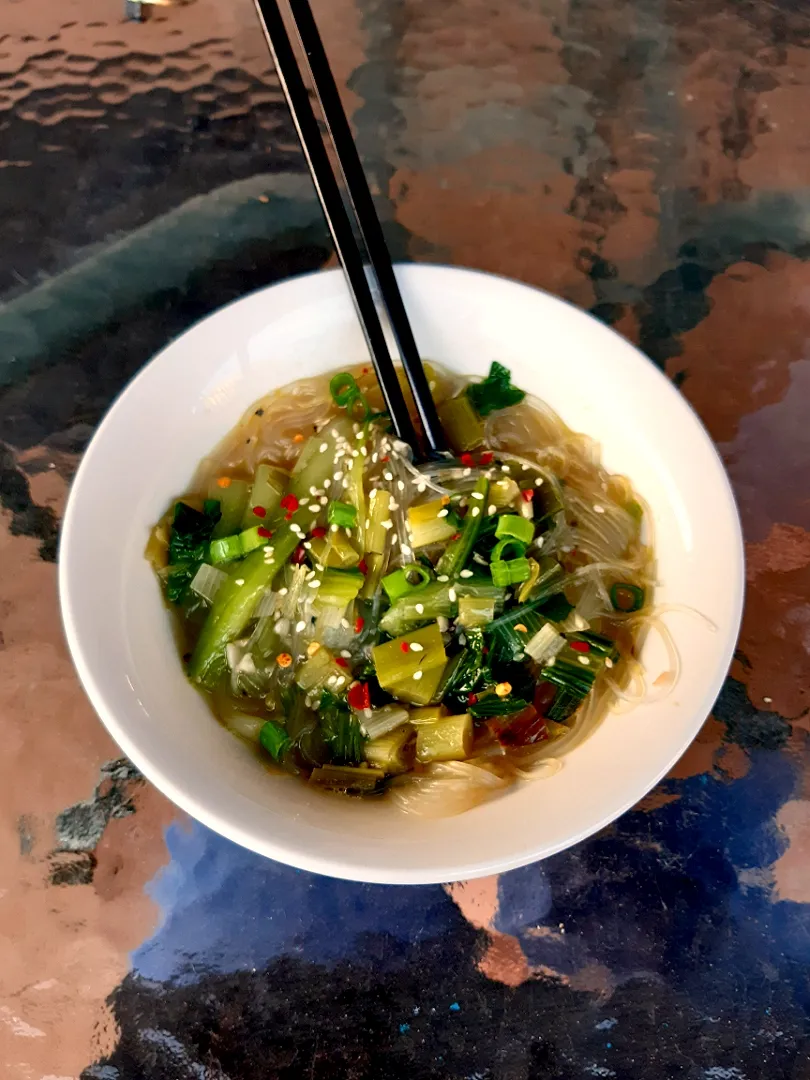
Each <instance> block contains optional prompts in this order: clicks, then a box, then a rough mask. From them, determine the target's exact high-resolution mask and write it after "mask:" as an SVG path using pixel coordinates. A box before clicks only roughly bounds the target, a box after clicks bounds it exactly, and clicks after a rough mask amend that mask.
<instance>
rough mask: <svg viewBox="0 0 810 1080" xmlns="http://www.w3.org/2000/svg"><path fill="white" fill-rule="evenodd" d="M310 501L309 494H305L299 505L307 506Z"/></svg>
mask: <svg viewBox="0 0 810 1080" xmlns="http://www.w3.org/2000/svg"><path fill="white" fill-rule="evenodd" d="M308 502H309V495H304V496H302V497H301V498H300V499H299V500H298V505H299V506H306V505H307V503H308Z"/></svg>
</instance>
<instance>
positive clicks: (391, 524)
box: [380, 518, 394, 530]
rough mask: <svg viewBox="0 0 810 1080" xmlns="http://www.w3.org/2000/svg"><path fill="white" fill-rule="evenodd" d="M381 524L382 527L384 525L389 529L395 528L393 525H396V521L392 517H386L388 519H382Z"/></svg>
mask: <svg viewBox="0 0 810 1080" xmlns="http://www.w3.org/2000/svg"><path fill="white" fill-rule="evenodd" d="M380 524H381V525H382V527H383V528H384V529H386V530H388V529H393V527H394V523H393V521H392V520H391V518H386V519H385V521H381V522H380Z"/></svg>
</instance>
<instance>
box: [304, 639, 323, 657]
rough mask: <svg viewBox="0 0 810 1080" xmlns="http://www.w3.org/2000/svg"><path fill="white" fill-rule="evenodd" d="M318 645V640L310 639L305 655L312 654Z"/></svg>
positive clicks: (319, 645)
mask: <svg viewBox="0 0 810 1080" xmlns="http://www.w3.org/2000/svg"><path fill="white" fill-rule="evenodd" d="M320 647H321V643H320V641H310V643H309V645H307V656H314V655H315V653H316V652H317V651H318V650H319V649H320Z"/></svg>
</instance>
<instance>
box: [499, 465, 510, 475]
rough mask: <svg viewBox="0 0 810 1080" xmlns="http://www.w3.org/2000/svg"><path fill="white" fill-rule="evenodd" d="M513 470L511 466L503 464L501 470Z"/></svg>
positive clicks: (506, 471)
mask: <svg viewBox="0 0 810 1080" xmlns="http://www.w3.org/2000/svg"><path fill="white" fill-rule="evenodd" d="M511 471H512V470H511V469H510V468H509V466H508V465H501V472H505V473H508V472H511Z"/></svg>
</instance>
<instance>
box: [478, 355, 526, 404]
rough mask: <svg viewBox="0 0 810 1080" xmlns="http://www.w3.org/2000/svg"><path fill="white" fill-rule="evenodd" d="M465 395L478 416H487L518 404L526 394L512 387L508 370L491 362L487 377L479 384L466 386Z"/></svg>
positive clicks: (495, 362)
mask: <svg viewBox="0 0 810 1080" xmlns="http://www.w3.org/2000/svg"><path fill="white" fill-rule="evenodd" d="M467 395H468V397H469V399H470V401H471V402H472V403H473V405H474V406H475V411H476V412H477V413H478V415H479V416H489V414H490V413H492V412H495V411H496V410H498V409H506V408H508V407H509V406H510V405H518V404H520V402H521V401H523V399H524V398H525V397H526V392H525V391H524V390H518V388H517V387H516V386H512V382H511V377H510V374H509V370H508V368H505V367H504V366H503V364H499V363H498V362H497V361H493V363H492V365H491V366H490V369H489V375H487V377H486V378H485V379H483V380H482V381H481V382H480V383H473V384H472V385H471V386H468V387H467Z"/></svg>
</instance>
